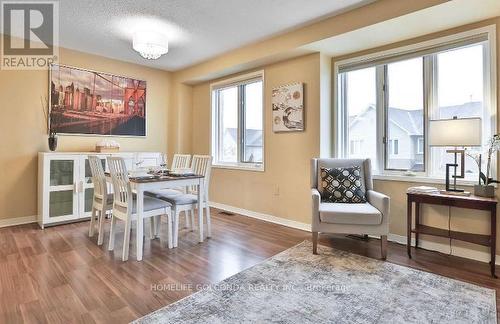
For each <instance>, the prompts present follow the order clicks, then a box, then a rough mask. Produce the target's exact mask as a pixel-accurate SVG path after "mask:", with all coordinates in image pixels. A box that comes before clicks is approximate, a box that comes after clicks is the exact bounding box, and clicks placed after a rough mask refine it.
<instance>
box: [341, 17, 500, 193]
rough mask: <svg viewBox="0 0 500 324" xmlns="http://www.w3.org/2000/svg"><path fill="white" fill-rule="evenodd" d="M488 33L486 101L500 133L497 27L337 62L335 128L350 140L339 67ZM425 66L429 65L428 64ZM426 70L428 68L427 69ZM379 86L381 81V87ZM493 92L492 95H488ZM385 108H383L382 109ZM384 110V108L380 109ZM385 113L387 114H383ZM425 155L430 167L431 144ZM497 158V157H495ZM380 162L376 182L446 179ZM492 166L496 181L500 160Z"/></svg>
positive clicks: (466, 182)
mask: <svg viewBox="0 0 500 324" xmlns="http://www.w3.org/2000/svg"><path fill="white" fill-rule="evenodd" d="M484 33H486V34H487V37H488V41H487V43H486V44H487V45H486V51H485V52H487V54H486V53H485V56H486V57H485V59H484V60H483V64H485V66H486V67H489V69H486V68H485V70H489V78H487V76H485V78H486V79H485V83H484V84H485V86H486V87H485V98H484V102H485V104H486V107H487V109H488V112H489V117H490V119H491V133H492V134H496V133H497V70H496V69H497V59H496V58H497V53H496V44H497V43H496V25H488V26H485V27H480V28H476V29H471V30H468V31H464V32H461V33H457V34H453V35H448V36H444V37H439V38H436V39H432V40H428V41H424V42H420V43H416V44H411V45H407V46H402V47H399V48H393V49H389V50H385V51H380V52H376V53H370V54H367V55H362V56H358V57H353V58H349V59H345V60H342V61H336V62H335V63H334V68H333V80H334V82H335V83H334V86H333V98H334V100H333V114H332V115H333V124H334V129H335V128H336V129H338V130H340V132H342V133H343V134H344V136H343V137H344V138H346V136H345V135H346V133H347V129H345V128H346V127H345V125H343V116H342V114H343V112H341V111H340V109H339V108H340V105H339V100H340V98H339V90H340V89H339V88H340V86H341V84H339V82H338V80H339V68H340V67H341V66H344V65H347V64H354V63H357V62H359V63H362V62H366V61H371V60H376V59H377V58H384V57H389V56H392V55H398V54H400V53H408V52H411V51H417V50H422V49H425V48H429V47H433V46H438V45H440V44H445V43H448V42H453V41H457V40H460V39H464V38H467V37H472V36H475V35H479V34H484ZM488 54H489V55H488ZM424 64H425V62H424ZM425 68H426V67H425V66H424V69H425ZM378 84H379V82H378V80H377V85H378ZM425 91H432V89H426V90H425ZM488 91H489V93H488ZM432 97H433V96H428V98H432ZM381 107H383V105H382V106H381ZM379 110H382V109H379ZM427 110H428V109H427V107H425V109H424V114H425V115H424V122H425V125H424V132H425V134H424V137H425V136H427V129H428V120H429V118H428V117H427V113H428V112H427ZM380 113H383V112H380ZM378 120H379V121H380V123H383V118H382V119H380V118H378ZM377 126H378V129H379V130H380V131H377V139H378V140H377V147H378V145H379V144H378V143H379V142H380V143H381V138H382V137H383V134H380V133H382V129H383V127H384V125H377ZM338 134H339V131H337V132H336V133H335V134H334V135H335V136H336V139H335V141H334V143H333V156H334V157H337V158H342V157H343V156H342V155H341V152H346V150H345V147H343V148H342V146H345V143H344V144H343V143H341V137H340V136H338ZM377 151H378V152H379V153H383V148H382V149H377ZM424 155H425V158H426V159H427V165H429V164H430V152H429V147H428V146H427V145H424ZM495 158H496V156H495ZM377 160H378V161H372V163H376V164H377V165H378V167H377V174H374V179H377V180H394V181H409V182H422V183H442V180H443V179H444V176H443V177H440V176H439V177H438V176H436V175H430V174H429V169H430V168H429V167H427V168H426V171H425V172H418V173H415V172H405V171H391V170H384V168H383V165H384V163H383V154H378V158H377ZM492 166H493V178H496V176H497V174H498V172H497V170H496V166H497V161H496V159H495V161H492ZM475 183H476V181H469V180H462V179H457V184H460V185H473V184H475Z"/></svg>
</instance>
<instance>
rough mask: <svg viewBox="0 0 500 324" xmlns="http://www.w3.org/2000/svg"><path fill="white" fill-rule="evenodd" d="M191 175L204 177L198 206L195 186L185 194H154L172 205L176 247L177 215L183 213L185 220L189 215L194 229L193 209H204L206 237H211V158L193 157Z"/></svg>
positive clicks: (157, 192)
mask: <svg viewBox="0 0 500 324" xmlns="http://www.w3.org/2000/svg"><path fill="white" fill-rule="evenodd" d="M191 168H192V170H193V173H195V174H197V175H202V176H203V177H204V196H203V197H202V201H201V204H198V192H197V186H191V187H189V188H188V192H187V193H185V194H170V193H169V192H166V191H162V190H158V191H155V192H154V194H155V196H156V197H157V198H159V199H162V200H165V201H168V202H169V203H171V204H172V208H173V214H174V219H173V240H174V242H173V245H174V247H177V243H178V237H179V215H180V213H181V212H184V213H185V215H186V219H189V215H188V213H190V215H191V224H192V226H191V228H194V209H195V208H206V212H205V213H204V214H205V215H206V220H207V236H208V237H211V236H212V229H211V227H212V226H211V219H210V207H209V205H208V190H209V184H210V173H211V170H212V157H211V156H209V155H193V162H192V164H191ZM203 223H204V222H203V220H202V221H201V222H200V223H199V224H198V226H199V229H201V228H202V226H203V225H204V224H203Z"/></svg>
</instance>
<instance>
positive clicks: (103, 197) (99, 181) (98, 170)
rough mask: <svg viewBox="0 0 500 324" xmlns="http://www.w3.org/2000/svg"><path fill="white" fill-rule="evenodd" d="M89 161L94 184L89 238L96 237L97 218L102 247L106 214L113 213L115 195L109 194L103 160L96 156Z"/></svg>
mask: <svg viewBox="0 0 500 324" xmlns="http://www.w3.org/2000/svg"><path fill="white" fill-rule="evenodd" d="M88 161H89V166H90V172H91V174H92V184H93V185H94V196H93V198H92V214H91V216H90V226H89V237H93V236H94V231H95V225H96V224H95V223H96V216H97V223H98V227H97V233H98V236H97V245H102V242H103V238H104V219H105V218H106V213H107V212H111V210H112V209H113V195H111V194H108V186H107V185H106V176H105V175H104V168H103V166H102V160H101V159H100V158H99V157H98V156H96V155H89V157H88ZM96 213H97V215H96Z"/></svg>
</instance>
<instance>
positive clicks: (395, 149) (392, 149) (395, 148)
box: [389, 139, 399, 155]
mask: <svg viewBox="0 0 500 324" xmlns="http://www.w3.org/2000/svg"><path fill="white" fill-rule="evenodd" d="M389 154H390V155H398V154H399V140H397V139H390V140H389Z"/></svg>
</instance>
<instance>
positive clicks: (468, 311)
mask: <svg viewBox="0 0 500 324" xmlns="http://www.w3.org/2000/svg"><path fill="white" fill-rule="evenodd" d="M318 248H319V253H320V255H313V254H312V252H311V251H312V243H311V242H309V241H305V242H302V243H300V244H299V245H297V246H295V247H292V248H290V249H288V250H286V251H284V252H282V253H280V254H278V255H276V256H274V257H272V258H270V259H268V260H266V261H264V262H262V263H260V264H258V265H256V266H254V267H251V268H249V269H247V270H244V271H242V272H240V273H238V274H236V275H234V276H232V277H230V278H228V279H226V280H224V281H222V282H220V283H219V284H216V285H213V286H210V287H209V288H207V289H205V290H202V291H200V292H197V293H195V294H193V295H190V296H188V297H186V298H184V299H182V300H179V301H178V302H176V303H174V304H171V305H169V306H166V307H164V308H162V309H159V310H158V311H156V312H154V313H151V314H149V315H146V316H144V317H142V318H140V319H138V320H137V321H136V322H135V323H217V324H218V323H268V322H274V323H301V324H302V323H496V301H495V291H494V290H492V289H487V288H483V287H479V286H476V285H472V284H469V283H465V282H461V281H458V280H453V279H449V278H445V277H442V276H438V275H435V274H431V273H427V272H423V271H419V270H415V269H411V268H407V267H403V266H399V265H395V264H392V263H389V262H383V261H379V260H374V259H370V258H367V257H363V256H359V255H355V254H352V253H349V252H344V251H339V250H336V249H332V248H329V247H325V246H319V247H318Z"/></svg>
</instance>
